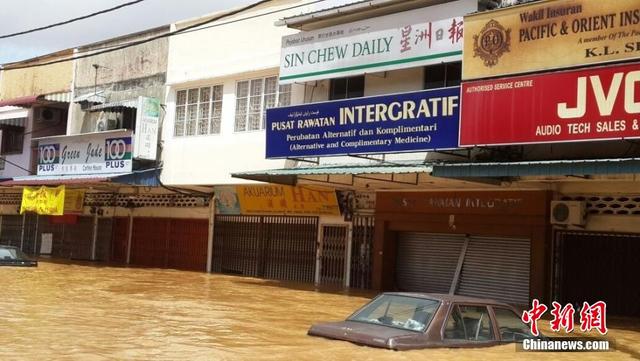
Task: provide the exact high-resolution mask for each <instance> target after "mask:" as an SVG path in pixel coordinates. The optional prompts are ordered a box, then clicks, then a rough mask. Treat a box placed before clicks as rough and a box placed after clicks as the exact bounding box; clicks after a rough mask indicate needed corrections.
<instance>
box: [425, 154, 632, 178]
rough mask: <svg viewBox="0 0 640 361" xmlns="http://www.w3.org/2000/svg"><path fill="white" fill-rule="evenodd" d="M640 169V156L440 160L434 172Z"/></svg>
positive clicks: (485, 174) (481, 174)
mask: <svg viewBox="0 0 640 361" xmlns="http://www.w3.org/2000/svg"><path fill="white" fill-rule="evenodd" d="M639 172H640V158H616V159H590V160H547V161H529V162H504V163H495V162H494V163H449V164H436V165H434V166H433V171H432V173H431V175H432V176H434V177H445V178H458V179H460V178H504V177H524V176H588V175H603V174H605V175H606V174H630V173H639Z"/></svg>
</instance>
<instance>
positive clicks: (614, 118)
mask: <svg viewBox="0 0 640 361" xmlns="http://www.w3.org/2000/svg"><path fill="white" fill-rule="evenodd" d="M625 138H640V63H634V64H627V65H617V66H610V67H598V68H589V69H585V70H575V71H564V72H555V73H546V74H538V75H530V76H520V77H513V78H501V79H497V80H488V81H473V82H467V83H465V84H463V86H462V118H461V123H460V145H461V146H477V145H505V144H525V143H548V142H572V141H587V140H605V139H625Z"/></svg>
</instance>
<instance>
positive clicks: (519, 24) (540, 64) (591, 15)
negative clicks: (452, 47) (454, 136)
mask: <svg viewBox="0 0 640 361" xmlns="http://www.w3.org/2000/svg"><path fill="white" fill-rule="evenodd" d="M464 27H465V42H464V61H463V62H462V64H463V69H462V78H463V79H464V80H468V79H477V78H484V77H493V76H500V75H508V74H517V73H524V72H530V71H535V70H545V69H554V68H566V67H571V66H577V65H585V64H595V63H603V62H611V61H616V60H622V59H634V58H640V8H639V7H638V0H615V1H602V0H561V1H556V0H551V1H541V2H535V3H533V4H530V5H523V6H517V7H513V8H505V9H500V10H495V11H487V12H482V13H478V14H473V15H468V16H465V17H464Z"/></svg>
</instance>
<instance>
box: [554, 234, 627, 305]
mask: <svg viewBox="0 0 640 361" xmlns="http://www.w3.org/2000/svg"><path fill="white" fill-rule="evenodd" d="M555 251H556V262H555V268H556V272H555V280H556V282H555V293H556V298H557V299H559V300H561V302H562V303H563V304H564V303H572V304H574V305H575V306H582V303H583V302H589V303H590V304H591V303H593V302H596V301H605V302H606V303H607V314H610V315H617V316H631V317H640V307H638V305H639V304H640V288H638V287H637V285H638V275H640V262H638V255H639V254H640V236H638V235H624V234H605V233H586V232H582V233H580V232H559V233H556V249H555Z"/></svg>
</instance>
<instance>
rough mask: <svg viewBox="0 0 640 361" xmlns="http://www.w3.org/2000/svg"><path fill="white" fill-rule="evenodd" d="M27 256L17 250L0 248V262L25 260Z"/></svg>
mask: <svg viewBox="0 0 640 361" xmlns="http://www.w3.org/2000/svg"><path fill="white" fill-rule="evenodd" d="M25 258H26V256H25V254H24V253H22V251H20V250H19V249H17V248H6V247H0V261H2V260H11V261H13V260H18V259H25Z"/></svg>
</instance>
